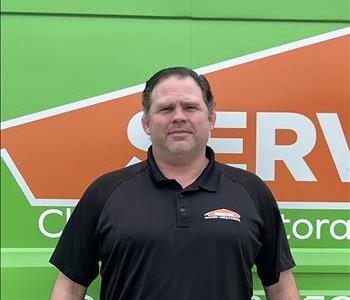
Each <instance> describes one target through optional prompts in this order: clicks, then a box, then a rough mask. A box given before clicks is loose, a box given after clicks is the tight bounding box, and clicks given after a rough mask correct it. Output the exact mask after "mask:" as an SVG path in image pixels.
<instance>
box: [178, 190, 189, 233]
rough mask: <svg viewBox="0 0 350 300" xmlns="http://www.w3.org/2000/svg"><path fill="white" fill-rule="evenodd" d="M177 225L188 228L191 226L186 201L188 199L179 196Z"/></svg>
mask: <svg viewBox="0 0 350 300" xmlns="http://www.w3.org/2000/svg"><path fill="white" fill-rule="evenodd" d="M176 208H177V212H176V225H177V227H188V226H189V211H188V205H187V201H186V197H185V196H184V195H182V194H179V195H178V196H177V197H176Z"/></svg>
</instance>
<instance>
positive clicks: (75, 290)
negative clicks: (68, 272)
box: [50, 273, 87, 300]
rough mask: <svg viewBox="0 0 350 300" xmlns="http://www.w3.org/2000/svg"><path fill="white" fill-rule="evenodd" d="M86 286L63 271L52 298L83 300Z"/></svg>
mask: <svg viewBox="0 0 350 300" xmlns="http://www.w3.org/2000/svg"><path fill="white" fill-rule="evenodd" d="M86 289H87V288H86V287H85V286H83V285H80V284H78V283H76V282H74V281H72V280H71V279H69V278H68V277H67V276H65V275H64V274H62V273H59V274H58V277H57V279H56V282H55V284H54V286H53V289H52V293H51V298H50V299H51V300H82V299H84V296H85V293H86Z"/></svg>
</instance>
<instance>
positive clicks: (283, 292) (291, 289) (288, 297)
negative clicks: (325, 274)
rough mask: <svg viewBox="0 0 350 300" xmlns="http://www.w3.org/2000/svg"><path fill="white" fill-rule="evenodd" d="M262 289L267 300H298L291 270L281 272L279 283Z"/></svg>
mask: <svg viewBox="0 0 350 300" xmlns="http://www.w3.org/2000/svg"><path fill="white" fill-rule="evenodd" d="M264 288H265V293H266V297H267V299H268V300H300V297H299V293H298V289H297V286H296V283H295V280H294V276H293V273H292V271H291V270H286V271H283V272H281V274H280V279H279V282H277V283H276V284H273V285H271V286H266V287H264Z"/></svg>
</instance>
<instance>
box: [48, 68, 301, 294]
mask: <svg viewBox="0 0 350 300" xmlns="http://www.w3.org/2000/svg"><path fill="white" fill-rule="evenodd" d="M143 109H144V115H143V118H142V125H143V128H144V131H145V132H146V133H147V134H148V135H149V136H150V138H151V142H152V147H150V149H149V150H148V159H147V161H145V162H141V163H138V164H136V165H133V166H131V167H128V168H124V169H122V170H118V171H115V172H111V173H109V174H106V175H104V176H102V177H100V178H98V179H97V180H96V181H95V182H94V183H92V184H91V186H90V187H89V188H88V189H87V191H86V192H85V194H84V195H83V198H82V199H81V201H79V204H78V205H77V207H76V208H75V210H74V213H73V214H72V216H71V218H70V220H69V222H68V224H67V226H66V228H65V230H64V232H63V235H62V237H61V239H60V241H59V243H58V245H57V248H56V250H55V252H54V253H53V255H52V257H51V260H50V261H51V263H53V264H54V265H56V266H57V267H58V269H59V270H60V271H61V272H60V274H59V276H58V279H57V280H56V283H55V285H54V288H53V291H52V299H83V297H84V294H85V292H86V287H87V286H88V285H89V284H90V283H91V282H92V281H93V280H94V279H95V278H96V276H97V275H98V272H99V262H101V266H100V274H101V277H102V283H101V296H100V297H101V299H123V300H124V299H125V300H146V299H149V300H172V299H181V300H187V299H191V300H194V299H201V300H203V299H208V300H241V299H242V300H247V299H250V298H251V297H252V274H251V268H252V267H253V265H254V264H256V266H257V271H258V275H259V277H260V279H261V281H262V284H263V285H264V287H265V291H266V294H267V297H268V299H273V300H277V299H278V300H295V299H299V297H298V293H297V289H296V285H295V282H294V278H293V275H292V272H291V268H292V267H293V266H294V265H295V264H294V261H293V258H292V256H291V254H290V250H289V246H288V242H287V239H286V235H285V232H284V228H283V223H282V221H281V217H280V214H279V210H278V207H277V205H276V201H275V200H274V198H273V196H272V194H271V193H270V191H269V189H268V188H267V187H266V185H265V184H264V183H263V182H262V181H261V180H260V179H259V178H258V177H257V176H255V175H253V174H251V173H249V172H246V171H243V170H240V169H237V168H232V167H229V166H226V165H224V164H220V163H218V162H216V161H215V159H214V153H213V151H212V150H211V149H210V148H209V147H206V144H207V141H208V137H209V133H210V130H211V129H213V127H214V124H215V110H214V101H213V97H212V93H211V90H210V87H209V84H208V82H207V81H206V79H205V78H204V77H203V76H199V75H198V74H196V73H195V72H194V71H193V70H191V69H188V68H183V67H175V68H168V69H164V70H161V71H159V72H158V73H156V74H155V75H153V76H152V77H151V79H150V80H149V81H147V83H146V87H145V90H144V92H143Z"/></svg>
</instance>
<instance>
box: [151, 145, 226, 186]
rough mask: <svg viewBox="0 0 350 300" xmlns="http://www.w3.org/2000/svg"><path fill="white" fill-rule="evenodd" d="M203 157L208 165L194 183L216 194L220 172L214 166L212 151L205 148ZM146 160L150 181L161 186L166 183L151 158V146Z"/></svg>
mask: <svg viewBox="0 0 350 300" xmlns="http://www.w3.org/2000/svg"><path fill="white" fill-rule="evenodd" d="M205 156H206V157H207V158H208V159H209V163H208V164H207V166H206V167H205V169H204V170H203V172H202V174H201V175H200V176H199V177H198V178H197V180H196V183H197V184H198V186H199V187H201V188H203V189H205V190H208V191H210V192H216V191H217V189H218V185H219V180H220V171H219V169H218V167H217V166H216V162H215V154H214V151H213V149H211V148H210V147H209V146H207V147H206V151H205ZM147 158H148V160H147V162H148V165H149V167H150V173H151V178H152V180H153V181H154V182H155V183H156V184H157V185H162V184H165V183H166V182H168V181H169V179H167V178H166V177H165V176H164V175H163V174H162V172H161V171H160V170H159V168H158V166H157V163H156V161H155V159H154V156H153V152H152V146H150V147H149V148H148V152H147Z"/></svg>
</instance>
